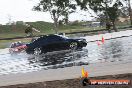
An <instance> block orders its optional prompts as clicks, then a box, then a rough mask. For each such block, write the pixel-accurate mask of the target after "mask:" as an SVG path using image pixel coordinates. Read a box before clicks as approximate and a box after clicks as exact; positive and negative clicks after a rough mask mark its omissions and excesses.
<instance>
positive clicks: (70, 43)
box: [26, 35, 87, 54]
mask: <svg viewBox="0 0 132 88" xmlns="http://www.w3.org/2000/svg"><path fill="white" fill-rule="evenodd" d="M86 45H87V42H86V40H85V39H71V38H67V37H64V36H61V35H47V36H42V37H39V38H38V39H36V40H34V41H33V42H32V43H29V44H26V46H27V49H26V52H27V53H28V54H41V53H47V52H52V51H60V50H68V49H72V50H73V49H75V50H76V49H81V48H82V47H85V46H86Z"/></svg>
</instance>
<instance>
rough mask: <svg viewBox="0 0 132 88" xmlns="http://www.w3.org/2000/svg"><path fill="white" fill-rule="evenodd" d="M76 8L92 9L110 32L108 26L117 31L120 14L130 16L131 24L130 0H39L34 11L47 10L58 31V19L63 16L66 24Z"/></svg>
mask: <svg viewBox="0 0 132 88" xmlns="http://www.w3.org/2000/svg"><path fill="white" fill-rule="evenodd" d="M77 8H80V10H83V11H86V12H89V13H90V10H92V11H93V12H94V13H95V14H96V15H97V17H98V18H99V19H100V22H104V23H105V24H106V29H108V31H109V32H110V30H109V29H110V26H112V29H114V30H115V31H117V28H116V20H117V18H118V17H119V16H120V15H121V14H122V15H124V16H127V17H130V22H131V26H132V8H131V4H130V0H116V1H115V2H114V0H40V1H39V2H38V4H37V6H34V7H33V10H34V11H42V12H49V13H50V15H51V18H52V20H53V21H54V30H55V32H56V33H58V31H57V29H58V26H59V19H60V18H63V21H64V23H65V24H68V20H69V15H70V14H71V13H74V12H76V10H77Z"/></svg>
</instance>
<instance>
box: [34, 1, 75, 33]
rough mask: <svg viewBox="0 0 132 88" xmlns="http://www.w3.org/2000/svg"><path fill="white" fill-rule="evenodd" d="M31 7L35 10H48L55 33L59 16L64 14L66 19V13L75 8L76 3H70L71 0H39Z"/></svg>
mask: <svg viewBox="0 0 132 88" xmlns="http://www.w3.org/2000/svg"><path fill="white" fill-rule="evenodd" d="M33 9H34V10H35V11H43V12H49V13H50V15H51V18H52V19H53V21H54V30H55V33H58V31H57V29H58V24H59V23H58V21H59V18H60V17H62V16H64V17H65V18H66V19H67V21H68V15H69V14H70V13H72V12H74V11H75V10H76V5H75V4H72V0H40V2H39V3H38V5H37V6H34V8H33Z"/></svg>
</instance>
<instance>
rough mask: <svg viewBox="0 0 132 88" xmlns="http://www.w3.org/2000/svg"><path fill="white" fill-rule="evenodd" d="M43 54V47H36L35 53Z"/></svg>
mask: <svg viewBox="0 0 132 88" xmlns="http://www.w3.org/2000/svg"><path fill="white" fill-rule="evenodd" d="M40 54H42V49H41V48H35V49H34V55H40Z"/></svg>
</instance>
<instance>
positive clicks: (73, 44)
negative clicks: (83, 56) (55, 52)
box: [70, 42, 78, 50]
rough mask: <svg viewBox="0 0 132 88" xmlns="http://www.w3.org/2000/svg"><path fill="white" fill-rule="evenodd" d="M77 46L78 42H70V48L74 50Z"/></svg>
mask: <svg viewBox="0 0 132 88" xmlns="http://www.w3.org/2000/svg"><path fill="white" fill-rule="evenodd" d="M77 46H78V44H77V42H71V43H70V49H72V50H76V49H77Z"/></svg>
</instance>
